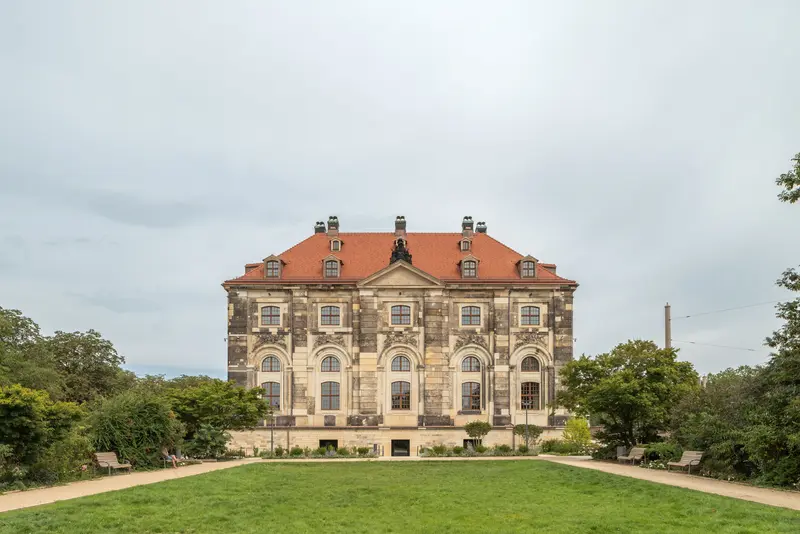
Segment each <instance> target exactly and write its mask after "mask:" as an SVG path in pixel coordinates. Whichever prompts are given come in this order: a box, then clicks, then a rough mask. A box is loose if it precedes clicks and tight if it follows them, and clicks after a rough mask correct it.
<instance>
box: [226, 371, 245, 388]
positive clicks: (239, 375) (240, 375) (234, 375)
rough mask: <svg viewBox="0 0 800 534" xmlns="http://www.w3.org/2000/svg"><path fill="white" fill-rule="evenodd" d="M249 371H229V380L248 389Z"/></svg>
mask: <svg viewBox="0 0 800 534" xmlns="http://www.w3.org/2000/svg"><path fill="white" fill-rule="evenodd" d="M247 375H248V372H247V371H231V370H228V380H233V381H234V382H235V383H236V385H237V386H243V387H247V386H248V383H247Z"/></svg>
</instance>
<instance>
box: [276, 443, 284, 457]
mask: <svg viewBox="0 0 800 534" xmlns="http://www.w3.org/2000/svg"><path fill="white" fill-rule="evenodd" d="M284 452H285V451H284V450H283V447H281V446H280V445H278V446H277V447H275V457H276V458H280V457H281V456H283V453H284Z"/></svg>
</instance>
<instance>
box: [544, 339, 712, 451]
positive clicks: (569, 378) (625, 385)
mask: <svg viewBox="0 0 800 534" xmlns="http://www.w3.org/2000/svg"><path fill="white" fill-rule="evenodd" d="M561 383H562V386H563V388H564V389H563V390H562V391H561V392H560V393H559V395H558V398H557V403H558V404H559V405H561V406H564V407H566V408H567V409H569V410H570V411H572V412H574V413H575V414H577V415H581V416H586V415H588V414H592V415H593V416H596V417H597V419H598V420H599V422H600V423H601V424H602V425H603V426H604V430H603V431H602V432H599V433H598V434H597V437H598V438H599V439H600V440H601V441H604V442H605V443H607V444H608V445H625V446H632V445H635V444H636V443H647V442H649V441H654V440H658V433H659V432H661V431H663V430H665V429H667V427H668V424H669V414H670V408H671V407H672V405H673V404H675V402H677V401H678V399H680V398H681V397H682V396H683V395H685V394H686V393H687V392H690V391H692V390H695V389H697V388H698V387H699V382H698V376H697V373H696V372H695V370H694V368H693V367H692V364H691V363H689V362H680V361H678V360H677V350H676V349H672V348H670V349H660V348H658V347H657V346H656V344H655V343H653V342H652V341H642V340H636V341H628V342H627V343H623V344H620V345H617V346H616V347H615V348H614V349H613V350H612V351H611V352H609V353H606V354H600V355H599V356H597V357H595V358H590V357H588V356H586V355H584V356H581V358H579V359H577V360H573V361H571V362H569V363H568V364H567V365H565V366H564V369H562V371H561Z"/></svg>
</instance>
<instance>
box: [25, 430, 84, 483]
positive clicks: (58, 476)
mask: <svg viewBox="0 0 800 534" xmlns="http://www.w3.org/2000/svg"><path fill="white" fill-rule="evenodd" d="M93 452H94V450H93V449H92V443H91V441H90V440H89V437H88V436H87V435H86V433H85V431H84V429H83V428H76V429H74V430H73V431H72V432H70V433H69V434H67V435H66V436H64V437H63V438H62V439H60V440H59V441H56V442H55V443H53V444H52V445H50V447H48V448H47V449H46V450H45V452H44V454H42V456H41V457H40V458H39V460H38V461H37V462H36V463H34V464H33V465H31V467H30V470H29V472H28V478H29V479H30V480H32V481H34V482H36V483H38V484H55V483H57V482H64V481H67V480H74V479H76V478H80V477H82V476H88V474H89V473H91V471H90V468H91V465H92V462H93V461H94V457H93V455H92V453H93Z"/></svg>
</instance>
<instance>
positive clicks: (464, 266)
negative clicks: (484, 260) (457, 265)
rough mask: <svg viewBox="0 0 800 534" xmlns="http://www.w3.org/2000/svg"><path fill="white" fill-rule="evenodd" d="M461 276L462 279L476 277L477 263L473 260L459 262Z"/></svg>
mask: <svg viewBox="0 0 800 534" xmlns="http://www.w3.org/2000/svg"><path fill="white" fill-rule="evenodd" d="M461 276H462V277H464V278H475V277H477V276H478V262H477V261H475V260H464V261H462V262H461Z"/></svg>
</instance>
